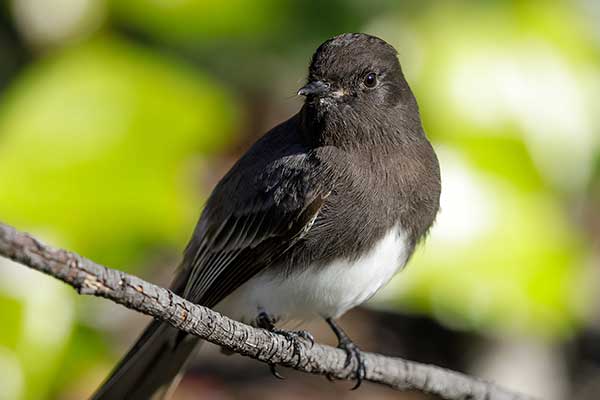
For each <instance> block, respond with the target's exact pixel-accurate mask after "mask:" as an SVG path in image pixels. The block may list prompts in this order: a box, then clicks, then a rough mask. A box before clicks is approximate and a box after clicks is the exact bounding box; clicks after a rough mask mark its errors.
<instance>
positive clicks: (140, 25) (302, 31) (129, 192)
mask: <svg viewBox="0 0 600 400" xmlns="http://www.w3.org/2000/svg"><path fill="white" fill-rule="evenodd" d="M55 1H56V0H52V1H48V2H45V3H43V4H41V3H37V2H35V1H32V0H13V1H12V2H11V3H10V4H11V6H10V7H6V6H4V5H2V6H0V10H2V11H0V17H1V18H0V83H2V85H3V86H1V87H2V88H3V89H2V91H1V92H0V188H1V190H0V219H2V220H3V221H5V222H8V223H11V224H13V225H15V226H18V227H19V228H22V229H28V230H30V231H33V232H35V233H37V234H41V235H42V236H43V237H45V238H47V239H49V240H52V242H53V243H55V244H57V245H60V246H64V247H67V248H70V249H73V250H76V251H78V252H80V253H82V254H84V255H86V256H88V257H90V258H92V259H94V260H97V261H99V262H102V263H106V264H107V265H110V266H113V267H117V268H122V269H126V268H133V267H139V266H142V265H146V264H148V263H149V261H150V260H151V259H152V258H153V255H156V254H157V253H158V252H160V251H161V250H162V249H167V250H168V251H169V252H171V253H176V252H179V251H181V249H182V248H183V246H184V245H185V241H186V239H187V236H188V235H189V233H190V231H191V229H192V228H193V225H194V223H195V221H196V218H197V216H198V214H199V212H200V209H201V205H202V202H203V198H204V197H205V196H206V194H207V193H208V192H209V191H210V189H211V185H207V184H206V183H205V182H203V179H201V177H204V176H210V175H211V174H212V175H214V174H216V173H220V172H222V171H221V169H220V168H218V166H219V162H218V161H219V157H222V156H223V155H224V154H226V155H227V156H229V155H230V153H231V152H233V151H238V150H239V146H240V143H247V142H248V141H249V140H253V139H255V138H256V137H255V135H256V131H255V130H256V126H260V127H263V126H271V125H272V124H273V123H274V122H275V121H273V120H271V118H273V117H272V116H273V115H277V116H282V115H283V116H285V115H287V114H288V113H289V110H290V101H291V100H290V99H289V95H290V94H292V93H293V91H294V89H295V88H297V87H298V86H299V84H300V83H301V81H302V79H303V78H304V74H305V70H306V63H307V62H308V60H309V58H310V55H311V54H312V51H313V50H314V48H315V47H316V46H317V45H318V44H319V43H320V42H322V41H323V40H324V39H326V38H327V37H329V36H332V35H334V34H337V33H340V32H343V31H364V32H369V33H373V34H377V35H379V36H381V37H383V38H384V39H386V40H388V41H389V42H391V43H393V44H394V45H395V46H396V47H397V48H398V50H399V54H400V59H401V62H402V65H403V68H404V71H405V73H406V75H407V77H408V80H409V81H410V83H411V86H412V87H413V89H414V91H415V93H416V96H417V98H418V100H419V104H420V106H421V112H422V116H423V120H424V125H425V128H426V130H427V132H428V134H429V136H430V137H431V138H432V140H433V142H434V145H435V146H436V148H437V149H438V152H439V155H440V160H441V164H442V172H443V185H444V193H443V201H442V213H441V214H440V216H439V218H438V223H437V225H436V227H435V228H434V229H433V230H432V232H431V236H430V238H429V239H428V241H427V245H426V246H423V247H422V248H421V249H420V250H419V252H418V253H417V254H416V255H415V257H414V260H413V261H412V262H411V264H410V265H409V267H408V269H407V270H406V271H405V272H403V273H402V274H400V275H399V276H398V277H397V279H395V280H394V281H393V283H392V284H391V285H390V286H389V287H388V288H387V289H386V290H385V292H384V293H382V295H381V296H379V297H378V299H377V301H376V302H375V303H374V304H376V305H378V306H383V307H387V308H393V309H396V310H404V311H408V312H416V313H426V314H429V315H430V316H432V317H434V318H437V319H438V320H439V321H442V322H443V323H445V324H447V325H449V326H452V327H457V328H460V329H464V330H468V331H475V332H479V333H482V334H486V335H494V336H503V335H508V336H510V335H531V336H534V337H536V338H546V339H552V340H558V339H563V338H565V337H568V336H569V335H572V334H573V333H574V332H577V330H578V329H581V328H582V327H583V326H584V325H585V324H586V323H588V319H589V316H590V314H591V312H592V311H594V310H593V309H592V308H593V304H594V300H595V297H594V296H595V292H594V291H593V288H592V287H591V283H590V282H592V281H593V280H592V279H591V278H590V276H591V275H592V274H593V273H597V271H595V270H593V269H591V268H590V267H589V266H590V263H591V262H590V260H591V252H592V249H591V246H590V243H589V242H590V241H589V239H588V237H587V235H588V234H589V232H590V229H589V227H588V226H586V223H584V221H581V220H578V219H577V212H578V210H579V209H580V208H581V207H580V205H581V204H584V203H586V202H591V204H596V205H597V204H598V199H600V189H598V188H600V172H598V171H600V167H599V166H600V162H599V161H598V160H600V151H599V150H598V148H599V140H598V137H600V135H598V131H599V130H600V115H599V114H598V113H597V111H596V108H597V104H599V103H600V90H598V89H599V88H600V83H599V82H600V61H599V60H600V57H598V56H599V53H600V41H599V38H600V30H599V28H598V26H599V25H598V24H595V23H594V21H593V17H591V15H593V14H594V12H596V13H600V11H598V10H597V9H596V8H593V7H594V6H593V5H590V4H589V2H587V3H586V2H567V1H557V2H547V1H546V2H543V1H530V2H511V1H485V2H481V1H467V0H463V1H459V2H453V3H440V2H430V1H425V2H419V1H409V2H395V1H391V0H377V1H373V2H363V1H358V0H352V1H342V0H335V1H329V2H320V1H300V0H290V1H274V0H259V1H249V0H248V1H246V0H235V1H229V2H217V1H214V0H210V1H207V0H178V1H170V0H130V1H116V0H106V1H104V0H78V1H75V0H63V1H62V2H61V7H57V6H56V4H58V3H56V4H55ZM69 1H71V3H72V4H71V7H68V6H65V4H67V3H68V2H69ZM586 7H588V8H586ZM590 7H592V8H590ZM60 10H63V11H64V10H69V12H68V13H67V12H61V11H60ZM40 21H43V23H40ZM50 38H52V40H50ZM264 104H267V106H264V107H265V108H266V109H267V111H268V112H265V113H262V112H256V110H257V109H258V110H262V109H261V108H260V107H258V106H260V105H264ZM297 106H299V104H296V103H294V107H297ZM261 129H263V128H261ZM202 158H210V160H211V161H215V162H214V163H208V162H205V161H203V160H202ZM226 162H230V160H228V161H226ZM213 178H214V177H211V179H213ZM211 179H207V180H211ZM590 199H591V200H590ZM591 210H592V211H591V215H592V217H591V218H589V219H590V220H594V219H595V220H596V221H598V224H599V226H600V218H599V217H598V216H597V207H596V208H594V207H591ZM585 222H587V221H585ZM29 272H30V271H23V268H20V267H15V266H13V265H12V264H11V263H8V262H6V261H4V260H0V310H2V312H0V326H2V327H8V329H6V328H5V329H2V330H0V387H2V388H3V390H2V391H0V392H1V393H0V399H4V398H6V399H9V398H10V399H15V398H17V399H19V398H23V399H39V398H52V397H55V396H57V395H58V394H59V393H63V394H64V393H65V392H67V393H68V395H70V396H71V397H72V398H80V397H85V396H86V395H87V394H89V392H90V391H91V386H93V385H95V384H96V383H97V382H96V381H94V379H97V377H96V375H98V374H99V375H103V374H104V373H105V372H106V371H105V370H104V368H105V367H106V365H109V364H110V361H107V359H108V358H110V356H109V354H110V350H111V349H112V346H110V345H109V344H108V343H107V331H109V330H110V328H111V325H110V324H109V323H106V321H112V320H114V319H115V318H114V317H113V315H108V316H107V315H102V314H101V311H102V310H100V311H98V310H94V311H95V312H100V314H98V315H97V318H95V319H96V320H95V321H92V322H90V317H89V315H86V314H89V313H90V310H89V309H88V308H86V307H87V305H86V303H85V302H82V301H81V299H75V295H74V294H72V293H70V292H69V291H68V289H66V288H64V287H63V286H61V285H60V284H57V283H56V282H54V281H52V280H49V279H47V278H45V277H42V276H39V274H36V273H29ZM141 272H144V271H141ZM32 285H35V287H36V290H35V293H31V290H30V288H31V287H32ZM38 288H39V290H37V289H38ZM596 300H597V299H596ZM82 304H83V305H82ZM109 313H110V312H109ZM49 327H50V329H49V330H48V328H49ZM105 364H106V365H105ZM59 371H60V372H59ZM79 379H81V382H83V383H81V384H76V383H74V382H79ZM88 381H89V382H88Z"/></svg>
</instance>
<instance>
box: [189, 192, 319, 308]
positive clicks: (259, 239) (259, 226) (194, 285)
mask: <svg viewBox="0 0 600 400" xmlns="http://www.w3.org/2000/svg"><path fill="white" fill-rule="evenodd" d="M325 197H326V196H324V195H321V194H314V193H313V194H312V195H311V196H308V198H305V199H296V201H294V203H297V204H292V205H290V202H289V201H287V202H286V204H285V206H284V205H283V204H282V203H280V202H275V201H273V200H268V201H263V202H262V204H260V203H254V204H251V205H250V206H246V207H241V208H240V209H238V210H236V211H234V212H232V214H231V215H228V216H226V217H224V218H223V219H222V220H219V219H215V218H213V219H211V218H210V216H208V217H206V218H205V219H201V220H200V222H199V228H198V229H197V233H196V236H199V235H201V238H197V237H196V238H195V239H196V240H192V242H191V243H190V245H189V246H188V248H187V249H186V255H185V258H184V264H183V268H184V270H183V271H181V273H182V274H185V275H187V279H186V280H187V284H186V286H185V290H184V292H183V295H184V297H185V298H187V299H188V300H190V301H193V302H195V303H198V304H202V305H205V306H208V307H212V306H214V305H216V304H217V303H218V302H219V301H221V300H222V299H223V298H225V297H226V296H227V295H229V294H230V293H232V292H233V291H234V290H235V289H237V288H238V287H239V286H241V285H242V284H243V283H244V282H246V281H248V280H249V279H250V278H252V277H253V276H254V275H256V274H257V273H258V272H260V271H261V270H263V269H264V268H266V267H268V266H269V265H271V264H272V263H273V262H274V261H276V260H277V259H278V258H279V257H281V256H282V255H283V254H285V252H286V251H287V250H288V249H290V248H291V247H292V246H293V245H294V244H295V243H296V242H297V241H298V240H300V239H301V238H302V236H303V235H304V234H305V233H306V232H307V231H308V229H309V228H310V226H311V225H312V223H313V222H314V220H315V218H316V217H317V215H318V213H319V210H320V209H321V207H322V205H323V202H324V199H325ZM198 239H200V240H198ZM178 280H179V279H178Z"/></svg>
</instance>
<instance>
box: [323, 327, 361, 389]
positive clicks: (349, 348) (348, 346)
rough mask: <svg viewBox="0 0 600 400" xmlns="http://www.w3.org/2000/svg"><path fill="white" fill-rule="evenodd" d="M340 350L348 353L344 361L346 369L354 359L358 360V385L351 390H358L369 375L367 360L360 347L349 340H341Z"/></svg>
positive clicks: (356, 373) (356, 377) (355, 373)
mask: <svg viewBox="0 0 600 400" xmlns="http://www.w3.org/2000/svg"><path fill="white" fill-rule="evenodd" d="M338 348H340V349H342V350H344V351H345V352H346V361H344V368H348V367H349V366H350V364H351V363H352V359H353V358H354V359H355V360H356V370H355V372H354V375H355V379H356V384H355V385H354V386H353V387H352V389H351V390H356V389H358V388H359V387H360V385H361V384H362V382H363V380H364V379H365V375H366V373H367V365H366V362H365V358H364V356H363V354H362V352H361V351H360V349H359V348H358V346H357V345H356V344H354V342H352V341H351V340H349V339H344V340H340V343H339V344H338ZM329 378H330V377H328V379H329Z"/></svg>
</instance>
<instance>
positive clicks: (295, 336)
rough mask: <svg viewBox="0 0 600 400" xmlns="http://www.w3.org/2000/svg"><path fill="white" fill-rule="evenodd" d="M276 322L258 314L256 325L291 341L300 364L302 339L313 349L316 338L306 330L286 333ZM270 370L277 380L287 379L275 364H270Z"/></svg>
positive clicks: (264, 314)
mask: <svg viewBox="0 0 600 400" xmlns="http://www.w3.org/2000/svg"><path fill="white" fill-rule="evenodd" d="M275 322H276V320H274V319H273V318H272V317H271V316H269V315H268V314H267V313H265V312H260V313H259V314H258V317H257V318H256V325H257V326H258V327H259V328H263V329H266V330H268V331H269V332H272V333H276V334H278V335H281V336H283V337H285V338H286V339H288V340H289V341H291V342H292V346H293V354H294V356H296V357H297V358H298V362H300V359H301V358H302V350H301V349H302V342H301V339H304V340H306V341H307V342H309V343H310V346H311V347H312V346H313V345H314V344H315V338H314V336H313V335H312V334H311V333H310V332H308V331H304V330H298V331H286V330H284V329H279V328H277V327H276V326H275ZM269 368H270V369H271V373H272V374H273V376H275V377H276V378H277V379H285V378H284V377H283V376H282V375H281V374H280V373H279V372H278V371H277V367H276V366H275V364H269Z"/></svg>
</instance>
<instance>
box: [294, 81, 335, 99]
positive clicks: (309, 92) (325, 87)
mask: <svg viewBox="0 0 600 400" xmlns="http://www.w3.org/2000/svg"><path fill="white" fill-rule="evenodd" d="M330 90H331V85H329V83H327V82H323V81H312V82H308V83H307V84H306V85H304V86H303V87H302V88H300V90H298V96H314V97H323V96H324V95H326V94H328V93H329V92H330Z"/></svg>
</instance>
